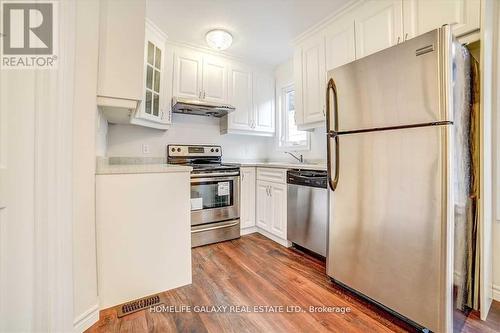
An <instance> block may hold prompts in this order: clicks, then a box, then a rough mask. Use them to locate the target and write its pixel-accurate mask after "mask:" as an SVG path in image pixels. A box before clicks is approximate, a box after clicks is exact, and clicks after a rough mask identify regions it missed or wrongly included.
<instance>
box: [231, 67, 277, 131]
mask: <svg viewBox="0 0 500 333" xmlns="http://www.w3.org/2000/svg"><path fill="white" fill-rule="evenodd" d="M228 67H229V69H228V103H229V104H231V105H232V106H234V107H235V110H234V111H233V112H231V113H229V115H227V116H226V117H224V118H222V119H221V133H222V134H230V133H232V134H247V135H258V136H273V135H274V128H275V125H274V122H275V119H274V117H275V112H274V76H273V75H272V74H271V73H269V74H268V73H265V72H260V71H254V70H253V69H252V68H251V67H249V66H246V65H243V64H241V63H238V62H233V63H231V64H229V65H228Z"/></svg>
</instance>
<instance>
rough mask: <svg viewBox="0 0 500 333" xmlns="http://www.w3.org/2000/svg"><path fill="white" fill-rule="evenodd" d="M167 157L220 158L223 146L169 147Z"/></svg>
mask: <svg viewBox="0 0 500 333" xmlns="http://www.w3.org/2000/svg"><path fill="white" fill-rule="evenodd" d="M167 155H168V156H169V157H220V156H222V148H221V146H201V145H192V146H189V145H167Z"/></svg>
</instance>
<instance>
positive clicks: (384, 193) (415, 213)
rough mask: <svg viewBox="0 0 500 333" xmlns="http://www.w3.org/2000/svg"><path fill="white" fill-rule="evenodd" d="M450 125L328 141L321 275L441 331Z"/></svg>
mask: <svg viewBox="0 0 500 333" xmlns="http://www.w3.org/2000/svg"><path fill="white" fill-rule="evenodd" d="M450 128H451V127H450V126H446V125H444V126H428V127H419V128H410V129H405V130H388V131H377V132H368V133H361V134H359V133H358V134H347V135H341V136H339V137H338V144H335V143H334V141H333V139H329V140H330V141H331V142H330V145H329V146H330V149H331V151H330V152H329V154H330V155H331V156H335V153H334V152H333V150H335V149H338V150H339V155H338V163H337V167H338V175H339V176H338V183H337V187H336V189H335V191H330V221H329V223H330V224H329V249H328V258H327V273H328V275H329V276H331V277H333V278H334V279H335V280H336V281H338V282H341V283H343V284H345V285H347V286H348V287H350V288H352V289H354V290H357V291H358V292H360V293H362V294H364V295H366V296H368V297H369V298H371V299H373V300H375V301H377V302H379V303H381V304H383V305H385V306H386V307H388V308H390V309H392V310H394V311H396V312H398V313H400V314H402V315H403V316H405V317H407V318H409V319H411V320H413V321H414V322H416V323H418V324H420V325H422V326H424V327H427V328H429V329H431V330H432V331H434V332H439V331H444V330H443V329H442V328H443V327H444V326H443V325H444V324H443V321H444V320H446V319H445V317H446V315H445V312H446V311H443V309H447V307H446V306H445V304H443V303H442V302H448V300H449V297H450V295H447V294H446V293H447V291H446V288H444V287H443V285H445V281H446V279H449V275H447V274H448V273H446V272H447V269H446V267H447V266H446V262H447V261H449V259H447V258H448V257H447V256H449V253H450V251H449V250H447V248H446V245H445V242H446V239H449V238H448V237H447V236H446V234H448V231H447V230H448V229H447V226H448V224H449V218H448V216H449V212H448V211H447V207H448V202H449V201H450V200H451V199H450V198H449V197H448V196H449V190H447V189H448V185H449V182H448V178H449V171H448V170H449V163H448V161H449V156H448V153H449V149H448V148H446V147H448V145H447V141H448V139H447V138H448V137H449V131H450ZM330 168H331V170H333V169H335V163H334V161H332V165H330ZM332 172H334V170H333V171H332ZM444 235H445V236H444ZM443 236H444V237H443ZM449 308H450V309H451V306H449ZM450 313H451V310H450Z"/></svg>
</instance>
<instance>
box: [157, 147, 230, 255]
mask: <svg viewBox="0 0 500 333" xmlns="http://www.w3.org/2000/svg"><path fill="white" fill-rule="evenodd" d="M167 161H168V163H170V164H183V165H188V166H191V167H193V171H192V172H191V246H192V247H196V246H200V245H206V244H211V243H216V242H221V241H225V240H230V239H235V238H238V237H240V166H239V165H238V164H223V163H222V148H221V147H220V146H209V145H168V146H167Z"/></svg>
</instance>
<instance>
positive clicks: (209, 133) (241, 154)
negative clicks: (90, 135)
mask: <svg viewBox="0 0 500 333" xmlns="http://www.w3.org/2000/svg"><path fill="white" fill-rule="evenodd" d="M324 133H325V129H324V128H318V129H316V130H315V131H314V132H312V133H311V150H309V151H301V152H299V153H300V154H303V155H304V158H305V159H306V160H314V161H318V160H326V141H325V140H326V137H325V134H324ZM143 144H145V145H147V146H148V149H149V153H143ZM167 144H216V145H220V146H222V149H223V156H224V159H227V160H263V161H265V160H276V161H293V159H292V158H291V157H290V156H288V155H287V154H285V153H283V152H282V151H277V150H276V145H275V140H274V138H269V137H258V136H247V135H232V134H229V135H221V134H220V127H219V119H215V118H207V117H200V116H190V115H180V114H174V115H173V125H172V127H171V128H170V129H169V130H168V131H159V130H154V129H150V128H145V127H140V126H133V125H114V124H109V125H108V130H107V152H106V155H107V156H108V157H113V156H132V157H137V156H143V157H164V156H165V149H166V145H167ZM101 151H102V150H101ZM101 156H102V155H101Z"/></svg>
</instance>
